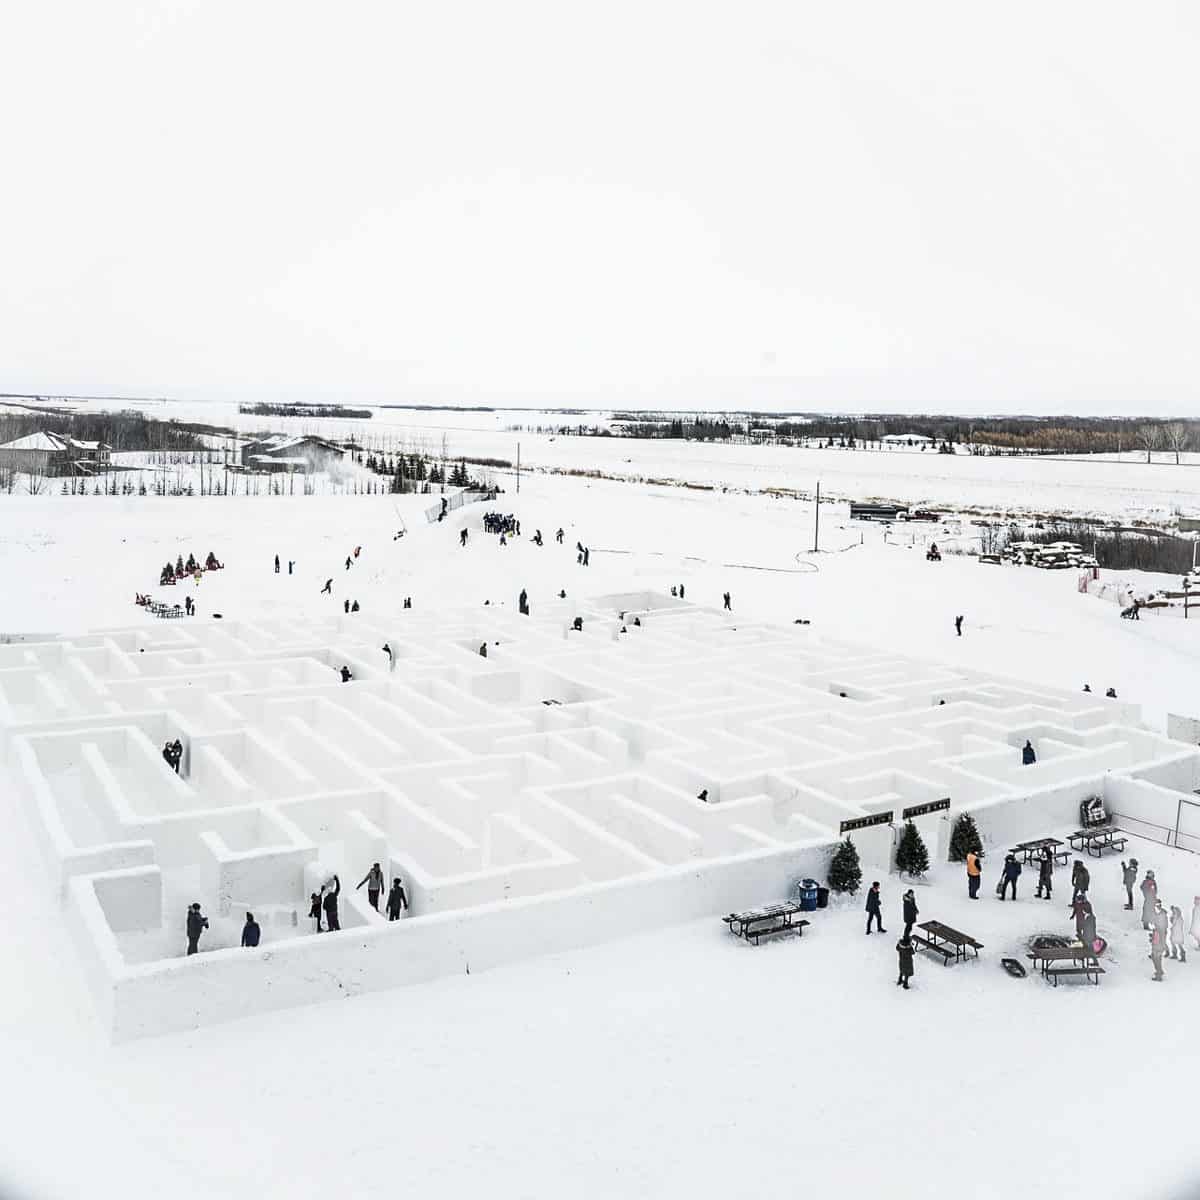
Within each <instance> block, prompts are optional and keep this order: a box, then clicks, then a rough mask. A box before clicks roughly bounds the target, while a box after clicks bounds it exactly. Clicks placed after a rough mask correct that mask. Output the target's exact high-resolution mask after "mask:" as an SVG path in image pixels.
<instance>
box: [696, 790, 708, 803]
mask: <svg viewBox="0 0 1200 1200" xmlns="http://www.w3.org/2000/svg"><path fill="white" fill-rule="evenodd" d="M696 799H697V800H703V801H704V803H705V804H707V803H708V788H701V789H700V791H699V792H698V793H697V795H696Z"/></svg>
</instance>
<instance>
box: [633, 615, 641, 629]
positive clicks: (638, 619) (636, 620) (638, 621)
mask: <svg viewBox="0 0 1200 1200" xmlns="http://www.w3.org/2000/svg"><path fill="white" fill-rule="evenodd" d="M633 623H634V624H635V625H636V626H637V627H638V628H639V629H640V628H641V627H642V618H641V617H638V616H635V617H634V618H633Z"/></svg>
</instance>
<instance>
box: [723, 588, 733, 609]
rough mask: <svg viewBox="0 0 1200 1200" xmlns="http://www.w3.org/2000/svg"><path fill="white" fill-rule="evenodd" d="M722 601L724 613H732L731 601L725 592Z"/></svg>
mask: <svg viewBox="0 0 1200 1200" xmlns="http://www.w3.org/2000/svg"><path fill="white" fill-rule="evenodd" d="M724 600H725V611H726V612H732V611H733V603H732V601H731V599H730V596H729V593H728V592H726V593H725V595H724Z"/></svg>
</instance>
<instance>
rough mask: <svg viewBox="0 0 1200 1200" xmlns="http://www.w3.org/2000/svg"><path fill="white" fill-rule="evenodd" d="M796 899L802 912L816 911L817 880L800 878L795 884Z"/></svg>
mask: <svg viewBox="0 0 1200 1200" xmlns="http://www.w3.org/2000/svg"><path fill="white" fill-rule="evenodd" d="M796 901H797V903H798V904H799V905H800V909H801V911H802V912H816V910H817V881H816V880H815V879H802V880H801V881H800V882H799V883H798V884H796Z"/></svg>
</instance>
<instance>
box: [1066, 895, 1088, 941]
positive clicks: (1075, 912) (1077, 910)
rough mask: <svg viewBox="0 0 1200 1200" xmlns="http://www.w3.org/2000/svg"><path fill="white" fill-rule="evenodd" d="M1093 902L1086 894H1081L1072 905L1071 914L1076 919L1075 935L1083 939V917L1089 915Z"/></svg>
mask: <svg viewBox="0 0 1200 1200" xmlns="http://www.w3.org/2000/svg"><path fill="white" fill-rule="evenodd" d="M1091 907H1092V906H1091V904H1090V903H1089V902H1088V898H1087V897H1086V896H1080V897H1079V898H1078V899H1077V900H1076V901H1075V903H1074V904H1073V905H1071V916H1072V917H1074V919H1075V936H1076V937H1077V938H1079V940H1080V941H1083V919H1084V917H1086V916H1087V914H1088V911H1089V909H1091Z"/></svg>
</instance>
